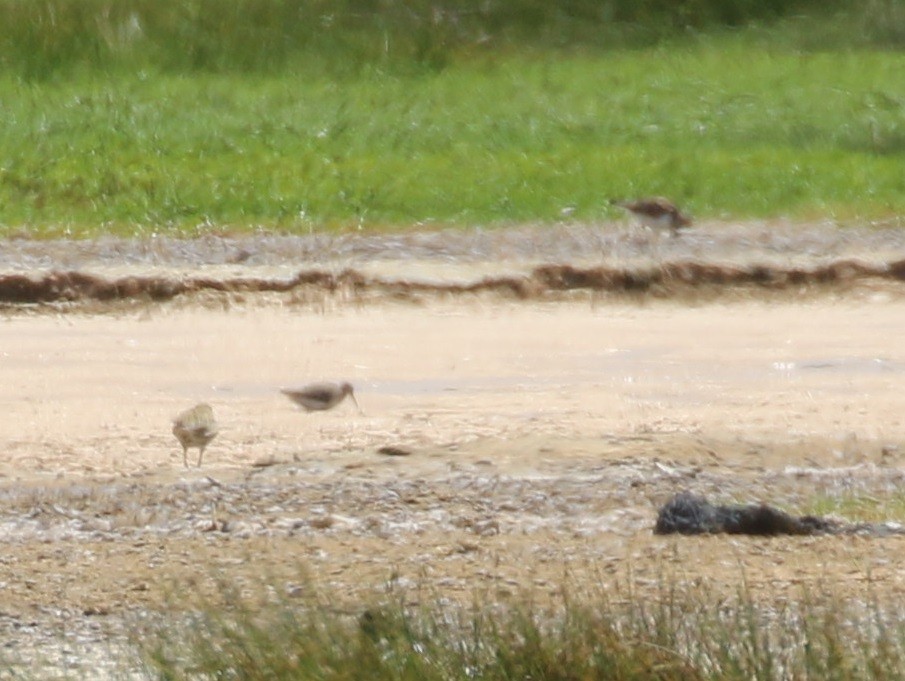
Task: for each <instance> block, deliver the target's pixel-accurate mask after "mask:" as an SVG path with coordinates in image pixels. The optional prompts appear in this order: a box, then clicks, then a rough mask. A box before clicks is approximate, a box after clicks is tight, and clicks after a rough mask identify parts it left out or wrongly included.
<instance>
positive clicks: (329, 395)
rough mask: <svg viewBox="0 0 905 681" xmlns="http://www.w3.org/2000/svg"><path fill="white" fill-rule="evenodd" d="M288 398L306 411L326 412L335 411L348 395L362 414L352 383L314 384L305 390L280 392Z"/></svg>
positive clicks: (284, 390)
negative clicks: (328, 410)
mask: <svg viewBox="0 0 905 681" xmlns="http://www.w3.org/2000/svg"><path fill="white" fill-rule="evenodd" d="M280 392H281V393H283V394H284V395H285V396H286V397H288V398H289V399H290V400H292V401H293V402H295V403H296V404H297V405H299V406H300V407H302V408H304V410H305V411H326V410H327V409H333V407H335V406H336V405H337V404H339V403H340V402H342V401H343V399H344V398H345V397H346V395H348V396H349V397H351V398H352V401H353V402H354V403H355V407H356V409H358V411H359V412H361V407H359V406H358V400H356V399H355V393H354V392H353V390H352V384H351V383H312V384H311V385H306V386H305V387H304V388H299V389H297V390H296V389H289V388H282V389H281V390H280Z"/></svg>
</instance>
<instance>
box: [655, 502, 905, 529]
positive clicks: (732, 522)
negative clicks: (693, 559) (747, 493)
mask: <svg viewBox="0 0 905 681" xmlns="http://www.w3.org/2000/svg"><path fill="white" fill-rule="evenodd" d="M654 534H689V535H690V534H748V535H752V536H758V537H771V536H777V535H781V534H787V535H821V534H858V535H861V536H876V537H884V536H889V535H891V534H905V528H903V527H901V526H899V525H895V524H888V523H844V522H841V521H838V520H834V519H831V518H824V517H821V516H813V515H804V516H793V515H790V514H788V513H786V512H785V511H781V510H780V509H778V508H774V507H773V506H768V505H767V504H750V505H737V504H734V505H731V506H715V505H714V504H711V503H710V502H709V501H707V500H706V499H705V498H704V497H700V496H697V495H694V494H691V493H689V492H681V493H679V494H677V495H676V496H674V497H673V498H672V499H670V500H669V501H668V502H666V503H665V504H664V505H663V506H662V507H661V508H660V511H659V512H658V513H657V524H656V526H655V527H654Z"/></svg>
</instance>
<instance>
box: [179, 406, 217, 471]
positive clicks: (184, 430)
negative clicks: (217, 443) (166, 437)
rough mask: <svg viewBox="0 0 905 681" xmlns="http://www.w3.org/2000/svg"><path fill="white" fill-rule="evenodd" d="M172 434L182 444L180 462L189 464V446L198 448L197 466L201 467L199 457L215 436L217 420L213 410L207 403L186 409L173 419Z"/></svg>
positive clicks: (186, 465)
mask: <svg viewBox="0 0 905 681" xmlns="http://www.w3.org/2000/svg"><path fill="white" fill-rule="evenodd" d="M173 435H175V436H176V439H177V440H179V444H181V445H182V463H184V464H185V467H186V468H188V466H189V458H188V451H189V447H197V448H198V467H199V468H200V467H201V458H202V457H203V456H204V449H205V447H207V446H208V444H210V441H211V440H213V439H214V438H215V437H216V436H217V422H216V421H215V420H214V410H213V409H211V405H209V404H197V405H195V406H194V407H192V408H191V409H187V410H185V411H184V412H182V413H181V414H179V416H177V417H176V418H175V419H173Z"/></svg>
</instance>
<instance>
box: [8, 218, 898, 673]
mask: <svg viewBox="0 0 905 681" xmlns="http://www.w3.org/2000/svg"><path fill="white" fill-rule="evenodd" d="M559 234H560V238H559V239H553V238H549V237H548V236H545V233H544V232H542V231H540V230H530V229H513V230H508V231H507V230H503V231H500V232H497V233H478V232H475V233H470V234H469V233H466V234H465V235H464V236H463V235H456V234H451V235H447V241H444V240H443V239H442V238H441V237H438V236H437V235H417V234H413V235H407V236H404V237H392V238H391V237H386V238H385V240H384V241H382V242H381V241H380V240H378V239H376V238H370V237H368V238H365V237H362V238H360V239H359V240H358V241H356V240H355V239H353V238H351V237H350V238H348V239H347V240H345V241H342V240H334V241H329V240H320V241H318V240H311V241H308V242H302V241H297V242H292V245H291V247H290V246H287V245H286V244H285V243H283V244H282V245H281V246H280V247H276V246H273V245H272V244H273V243H274V241H273V240H272V239H271V238H270V237H267V238H265V237H260V238H258V240H257V241H256V240H254V239H246V240H241V239H238V240H222V239H221V240H211V241H210V242H209V243H208V244H207V246H206V247H205V245H204V243H203V242H191V243H188V244H184V245H183V246H182V248H181V249H180V247H179V244H178V243H176V242H167V243H166V246H165V247H163V246H160V247H158V248H157V250H156V251H155V250H154V249H152V248H150V247H149V246H148V245H147V244H146V243H144V244H138V243H131V242H130V243H126V242H105V243H104V244H103V245H99V244H94V246H91V245H90V244H88V245H86V244H77V245H69V246H68V247H67V246H66V245H65V244H60V243H52V244H47V243H45V244H38V243H34V242H9V248H7V249H5V252H4V255H3V257H2V258H0V260H2V263H0V265H2V268H0V269H2V272H0V273H7V274H17V275H21V274H25V275H26V276H28V277H40V276H42V275H43V273H47V272H53V271H57V272H59V271H75V272H79V273H83V274H85V273H87V274H90V275H92V276H99V277H107V278H109V277H118V276H128V275H129V273H130V272H133V273H136V274H147V273H149V272H150V273H155V274H163V275H165V276H167V277H169V278H172V279H176V280H178V279H180V278H184V277H187V276H194V275H195V274H197V272H199V271H200V272H204V273H205V276H206V277H217V276H222V277H235V276H241V277H271V278H273V277H277V278H278V277H280V276H292V273H293V272H295V271H298V270H299V269H304V268H305V267H312V266H317V267H320V268H322V269H326V270H334V271H335V270H338V269H341V268H346V267H355V268H357V269H359V270H361V271H367V272H370V273H372V274H374V275H375V276H380V277H396V278H399V277H405V278H407V279H413V278H415V279H419V278H420V279H423V280H432V281H445V282H449V281H455V282H468V281H472V280H474V279H475V278H480V277H484V276H488V274H490V275H493V274H494V273H498V272H501V271H504V270H505V271H507V272H511V273H515V274H516V275H517V274H518V273H520V272H525V271H528V270H529V269H530V268H533V267H536V266H538V265H539V264H544V263H546V264H549V263H559V264H568V265H571V266H581V267H588V266H594V265H595V263H596V264H600V263H604V264H608V265H613V264H619V266H627V267H635V266H637V267H650V266H651V264H653V265H654V266H660V264H662V263H669V262H675V261H677V260H682V261H688V260H689V259H693V258H698V259H699V260H700V261H706V262H709V263H711V264H712V263H717V264H720V263H723V264H729V265H734V266H738V265H740V264H741V265H743V266H748V265H751V264H752V263H755V264H764V263H766V264H771V265H775V266H777V267H788V266H791V265H794V266H795V267H804V268H809V267H816V266H820V265H824V264H826V263H828V262H834V261H838V260H840V259H847V260H855V261H857V262H860V263H868V264H871V265H878V264H879V265H882V263H888V262H895V261H898V260H901V259H902V258H903V257H905V239H903V237H902V235H901V233H900V232H899V231H896V230H886V231H882V230H873V231H871V230H864V231H863V232H858V231H853V232H840V231H839V230H836V229H833V228H831V227H820V226H817V227H809V228H796V227H793V226H788V225H780V226H778V227H777V226H764V225H753V226H747V227H739V226H725V227H721V226H705V227H704V228H701V229H700V230H698V231H696V232H693V233H690V234H689V235H687V236H685V237H683V239H685V241H679V240H676V241H664V242H660V241H655V240H652V239H651V238H650V236H649V235H644V234H642V235H638V234H636V233H632V232H625V231H616V232H611V231H608V230H603V231H597V230H592V229H589V228H582V229H578V228H568V229H567V228H562V230H561V231H560V233H559ZM569 234H571V235H572V240H571V241H569V240H568V239H567V238H566V237H565V236H563V235H569ZM268 239H271V240H268ZM394 240H395V241H394ZM588 244H595V246H594V248H595V249H596V250H595V251H593V252H589V250H588V248H589V246H588ZM708 244H710V246H709V247H708V246H707V245H708ZM42 248H43V249H44V250H42ZM92 249H93V250H92ZM281 249H282V250H281ZM306 249H307V250H306ZM149 253H150V255H148V254H149ZM174 254H176V255H174ZM193 273H194V274H193ZM903 293H905V284H903V283H900V282H899V281H898V280H897V279H895V278H891V279H884V278H879V279H878V278H866V279H863V280H862V279H857V280H846V281H845V282H844V285H840V286H834V285H833V282H829V283H828V284H825V285H823V286H822V287H818V288H810V287H809V288H807V290H805V289H797V288H795V287H783V288H782V290H780V291H777V290H776V289H775V288H769V287H767V288H765V289H763V290H760V289H758V288H757V286H753V287H751V286H748V287H746V288H744V289H743V291H741V292H735V293H733V294H732V295H726V296H721V295H718V294H717V295H714V294H713V292H712V291H711V292H710V293H709V294H708V295H707V296H706V297H705V298H700V297H694V296H691V297H689V296H688V295H682V296H669V295H662V291H661V292H660V294H658V295H650V296H640V297H638V296H634V297H626V296H607V295H601V293H600V292H599V291H591V290H582V289H581V288H578V289H576V290H574V291H570V292H569V293H568V295H557V296H545V295H539V296H534V297H530V298H518V297H514V296H511V295H502V294H497V293H494V292H487V291H471V292H468V291H465V292H462V291H460V292H458V293H455V294H453V293H450V292H448V291H446V292H439V293H433V294H419V295H418V296H415V297H412V296H407V297H399V296H397V295H394V294H392V293H391V294H388V295H381V294H380V292H379V291H376V292H375V291H373V290H371V291H366V292H361V291H358V292H357V291H356V290H354V289H351V290H350V289H342V290H336V289H332V290H330V289H326V290H322V291H319V292H318V291H312V290H310V289H309V290H306V292H305V294H304V295H301V294H299V292H298V291H285V292H279V291H276V292H274V291H270V292H265V293H258V294H250V293H248V292H244V293H237V292H235V291H216V290H205V291H202V292H195V293H193V294H191V295H180V296H176V297H174V298H171V299H168V300H166V301H155V300H152V299H151V300H149V299H143V298H140V297H138V298H136V299H134V300H131V301H128V302H127V304H123V302H122V301H116V302H115V303H113V304H111V305H110V306H106V307H105V305H104V304H103V303H102V302H97V301H95V302H93V303H92V305H91V306H84V305H74V304H70V303H65V302H64V303H59V302H57V303H52V304H9V305H7V306H6V307H5V308H4V310H5V313H4V318H3V319H2V321H0V366H2V376H3V380H2V381H0V446H2V452H3V454H4V456H3V457H2V458H0V542H2V543H3V547H4V551H3V559H2V560H0V585H2V596H0V628H2V630H3V631H4V636H5V639H6V641H7V642H8V643H7V646H6V648H7V652H8V653H9V655H10V656H12V657H16V656H21V657H25V658H27V659H30V660H34V659H36V658H39V657H43V658H45V659H47V660H48V661H49V662H51V663H53V664H54V665H56V666H57V667H59V668H63V669H69V670H78V669H82V668H90V669H94V670H98V669H102V668H103V665H104V664H110V665H112V662H110V660H111V659H113V658H115V657H116V654H115V652H111V650H110V649H111V646H113V647H115V646H116V645H117V644H116V643H115V642H116V641H118V640H119V638H118V637H119V636H121V635H122V633H123V631H124V629H125V628H126V627H127V625H128V622H130V621H134V618H136V617H140V616H141V615H142V614H143V613H148V612H155V611H158V610H160V609H167V608H169V609H173V608H174V607H177V606H174V604H173V594H174V593H178V591H179V589H180V588H190V589H191V590H192V591H193V592H194V593H196V594H200V595H202V596H204V597H206V598H210V599H216V598H217V594H218V590H219V588H220V586H222V584H223V582H224V580H225V581H226V582H228V583H230V584H234V585H237V586H239V587H242V586H243V585H249V586H250V585H252V584H253V583H254V582H256V581H257V580H259V579H260V577H261V575H266V576H267V578H268V579H269V580H271V581H272V583H273V584H275V585H276V586H277V587H278V588H281V589H284V590H285V591H286V593H287V594H292V593H294V592H295V591H296V590H301V589H307V588H310V587H311V586H312V585H316V586H317V587H318V588H322V589H324V590H329V591H331V592H335V593H336V594H341V597H339V598H338V602H339V603H341V607H349V608H355V607H356V604H359V603H361V602H363V601H367V600H368V599H374V598H378V597H379V596H380V595H381V594H386V593H387V592H388V591H399V590H402V591H407V592H410V593H411V598H412V599H417V598H418V597H419V596H418V594H424V593H433V594H437V595H442V597H444V598H449V599H451V600H454V601H459V602H462V603H468V602H470V601H471V600H472V598H473V596H474V594H475V592H476V590H488V591H489V592H490V593H492V594H493V595H494V596H495V597H497V598H499V599H500V600H502V601H505V600H506V599H509V598H517V597H518V596H519V594H522V593H524V592H525V591H526V590H530V591H531V592H532V593H534V594H541V595H543V594H547V595H549V596H550V597H551V598H553V597H555V596H556V594H557V593H558V592H559V590H560V589H561V588H562V587H563V583H564V581H563V580H564V579H565V578H566V577H565V576H566V575H568V579H572V580H574V579H578V580H586V581H587V582H589V583H593V584H596V585H601V586H602V587H603V588H613V589H616V588H617V587H618V586H619V585H623V586H624V585H625V583H626V581H627V580H630V581H631V582H632V585H633V587H634V588H636V589H644V588H650V589H651V591H652V592H653V591H655V590H656V588H657V586H658V584H659V583H660V582H661V580H662V579H663V576H664V575H669V576H671V577H674V578H676V579H679V580H683V581H685V582H688V583H692V582H693V583H695V584H698V585H702V584H703V585H706V586H707V587H708V588H710V589H712V590H715V591H716V592H725V593H727V594H732V593H735V591H736V588H737V584H738V580H739V577H740V575H741V574H742V572H744V574H745V576H746V579H747V580H748V583H749V585H751V586H752V587H753V589H754V591H755V593H757V594H762V595H763V597H764V598H776V597H782V598H794V597H796V596H797V595H799V594H800V592H801V589H802V587H803V586H808V585H811V586H817V585H820V584H825V583H826V582H827V581H828V580H829V581H830V582H832V583H833V584H834V588H836V589H837V590H838V591H839V593H842V594H846V595H848V596H849V597H851V598H853V599H860V600H864V599H866V598H867V596H868V590H870V592H871V593H872V594H873V595H876V594H877V593H878V592H880V593H882V594H884V595H885V596H887V597H888V598H889V599H892V600H891V601H890V602H892V603H895V602H897V601H898V602H901V598H902V595H903V590H905V575H903V574H902V573H901V571H900V570H899V569H898V567H897V566H898V565H899V564H901V562H902V559H903V557H905V538H902V537H885V538H867V537H858V536H844V537H805V538H802V537H785V538H774V539H763V538H751V537H725V536H716V537H692V538H689V537H679V538H677V537H655V536H654V535H653V534H652V532H651V530H652V527H653V523H654V519H655V516H656V510H657V508H658V507H659V505H661V504H662V503H664V502H665V501H666V500H667V499H668V498H669V497H670V496H671V495H672V494H674V493H676V492H678V491H682V490H690V491H693V492H696V493H699V494H704V495H706V496H707V497H708V498H711V499H713V500H714V501H718V502H733V501H736V502H758V501H764V502H768V503H771V504H774V505H777V506H780V507H783V508H787V509H789V510H801V509H803V508H807V507H808V504H810V503H813V500H814V499H815V498H817V497H820V496H830V497H832V496H840V495H863V496H867V497H875V498H887V497H889V496H891V495H895V494H898V493H899V490H900V489H901V486H902V483H903V477H905V422H903V420H905V393H903V390H902V389H901V388H902V385H903V379H905V344H903V343H902V338H903V337H905V295H903ZM323 379H331V380H348V381H350V382H352V383H353V384H354V385H355V387H356V395H357V397H358V401H359V403H360V404H361V407H362V413H358V412H357V411H356V410H355V409H354V406H353V405H352V404H351V403H349V402H346V403H343V404H341V405H340V406H339V407H337V408H336V409H335V410H333V411H330V412H324V413H311V414H306V413H302V412H300V411H299V410H298V408H297V407H295V406H294V405H293V404H292V403H291V402H290V401H289V400H287V399H286V398H285V397H283V396H282V395H280V393H279V391H278V389H279V388H280V387H292V386H299V385H302V384H304V383H306V382H309V381H313V380H323ZM202 401H204V402H208V403H210V404H211V405H212V406H213V408H214V411H215V414H216V416H217V419H218V421H219V423H220V434H219V435H218V437H217V438H216V439H215V440H214V441H213V443H212V444H211V445H210V446H209V448H208V450H207V452H206V454H205V463H204V466H203V467H202V468H201V469H197V468H189V469H185V468H184V467H183V466H182V451H181V449H180V448H179V446H178V444H177V442H176V439H175V438H174V436H173V435H172V433H171V432H170V420H171V418H172V417H173V416H174V415H175V414H177V413H178V412H180V411H182V410H183V409H185V408H187V407H189V406H192V405H193V404H195V403H196V402H202ZM385 447H392V448H394V452H395V453H396V454H404V455H403V456H388V455H386V454H383V453H381V452H380V450H381V448H385ZM191 458H192V457H190V459H191ZM99 660H103V661H105V662H103V664H102V663H101V662H99Z"/></svg>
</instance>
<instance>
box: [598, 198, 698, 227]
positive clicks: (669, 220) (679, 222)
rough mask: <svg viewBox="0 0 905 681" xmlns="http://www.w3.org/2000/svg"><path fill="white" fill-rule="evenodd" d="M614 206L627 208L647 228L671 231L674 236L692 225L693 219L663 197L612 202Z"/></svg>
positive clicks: (614, 200)
mask: <svg viewBox="0 0 905 681" xmlns="http://www.w3.org/2000/svg"><path fill="white" fill-rule="evenodd" d="M610 203H612V204H613V205H614V206H619V207H620V208H625V210H627V211H628V212H629V213H631V214H632V215H634V216H635V219H636V220H638V222H640V223H641V224H642V225H644V226H645V227H650V228H651V229H664V230H669V232H670V234H672V235H673V236H675V235H677V234H678V233H679V230H680V229H682V228H683V227H688V226H689V225H691V218H689V217H688V216H687V215H683V214H682V211H680V210H679V209H678V208H677V207H676V205H675V204H674V203H673V202H672V201H670V200H669V199H665V198H663V197H662V196H655V197H652V198H648V199H638V200H637V201H617V200H616V199H613V200H611V201H610Z"/></svg>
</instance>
